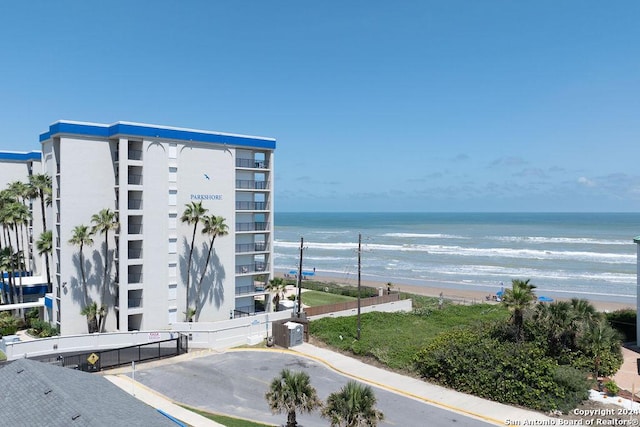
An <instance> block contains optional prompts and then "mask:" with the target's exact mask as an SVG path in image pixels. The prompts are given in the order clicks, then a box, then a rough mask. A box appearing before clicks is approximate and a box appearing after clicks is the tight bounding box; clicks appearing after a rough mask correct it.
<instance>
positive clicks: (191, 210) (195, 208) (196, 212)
mask: <svg viewBox="0 0 640 427" xmlns="http://www.w3.org/2000/svg"><path fill="white" fill-rule="evenodd" d="M207 211H208V209H206V208H204V207H203V206H202V202H198V203H196V202H191V203H190V204H187V205H186V208H185V210H184V212H183V213H182V216H181V217H180V221H182V223H186V224H189V225H191V224H193V235H192V236H191V246H190V247H189V260H188V261H187V286H186V292H185V294H186V304H185V309H186V311H187V312H188V311H189V283H190V278H191V260H192V258H193V248H194V245H195V241H196V230H197V228H198V223H199V222H200V220H201V219H202V217H203V216H204V215H205V214H206V213H207Z"/></svg>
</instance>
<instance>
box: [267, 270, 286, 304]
mask: <svg viewBox="0 0 640 427" xmlns="http://www.w3.org/2000/svg"><path fill="white" fill-rule="evenodd" d="M264 288H265V290H267V291H269V292H272V293H273V299H272V300H271V301H272V302H273V311H278V306H279V304H280V299H281V298H283V297H284V291H285V289H286V288H287V284H286V283H285V281H284V279H283V278H282V277H274V278H273V279H271V280H269V283H268V284H267V286H265V287H264Z"/></svg>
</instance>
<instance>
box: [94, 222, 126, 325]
mask: <svg viewBox="0 0 640 427" xmlns="http://www.w3.org/2000/svg"><path fill="white" fill-rule="evenodd" d="M91 223H92V224H93V227H92V228H91V234H96V233H100V234H104V269H103V270H104V275H103V278H102V291H101V293H100V306H101V307H105V295H106V291H107V288H108V287H109V283H108V279H109V266H110V265H111V264H110V263H109V230H114V231H115V230H117V229H118V227H119V226H120V224H119V223H118V219H117V215H116V213H115V212H113V211H111V210H110V209H102V210H101V211H100V212H98V213H97V214H94V215H92V216H91ZM105 318H106V316H102V317H101V318H100V319H101V322H100V323H101V324H100V325H99V326H100V332H102V331H103V330H104V323H103V322H104V320H105Z"/></svg>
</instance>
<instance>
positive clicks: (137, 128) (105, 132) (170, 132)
mask: <svg viewBox="0 0 640 427" xmlns="http://www.w3.org/2000/svg"><path fill="white" fill-rule="evenodd" d="M57 134H72V135H88V136H97V137H101V138H110V137H114V136H117V135H128V136H137V137H147V138H162V139H175V140H180V141H197V142H209V143H215V144H229V145H238V146H246V147H258V148H265V149H272V150H273V149H275V148H276V141H275V140H273V139H268V138H258V137H251V136H240V135H227V134H219V133H214V132H205V131H197V130H187V129H172V128H164V127H156V126H146V125H142V124H133V123H123V122H117V123H114V124H112V125H98V124H89V123H86V124H85V123H69V122H56V123H54V124H52V125H51V126H49V131H48V132H45V133H42V134H40V142H42V141H46V140H48V139H50V138H51V137H52V136H54V135H57Z"/></svg>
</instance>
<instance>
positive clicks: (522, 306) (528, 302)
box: [502, 279, 536, 341]
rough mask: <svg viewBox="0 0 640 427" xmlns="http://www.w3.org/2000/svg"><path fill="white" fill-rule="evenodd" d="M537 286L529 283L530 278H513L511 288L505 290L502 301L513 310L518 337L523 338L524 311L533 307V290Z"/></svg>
mask: <svg viewBox="0 0 640 427" xmlns="http://www.w3.org/2000/svg"><path fill="white" fill-rule="evenodd" d="M535 288H536V287H535V286H534V285H532V284H530V283H529V279H527V280H520V279H513V280H512V281H511V289H507V290H505V291H504V295H503V298H502V302H503V304H504V305H506V306H507V308H508V309H509V310H511V311H512V312H513V314H512V319H513V324H514V326H515V327H516V334H517V335H516V338H517V340H518V341H520V340H522V326H523V324H524V313H525V312H526V311H527V310H528V309H529V308H531V306H532V305H533V303H534V301H535V294H534V293H533V290H534V289H535Z"/></svg>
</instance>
